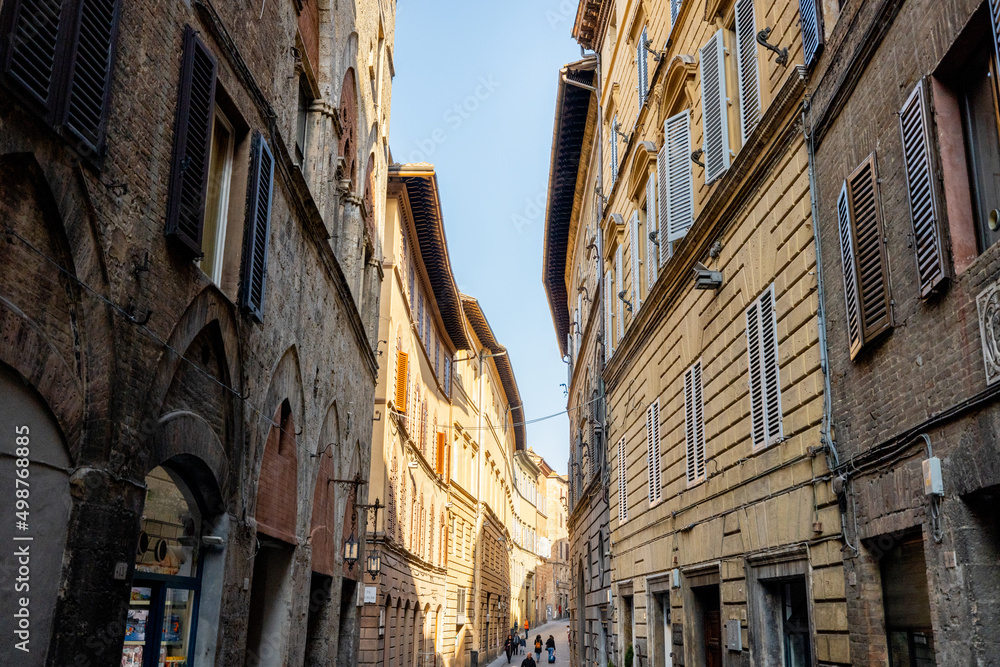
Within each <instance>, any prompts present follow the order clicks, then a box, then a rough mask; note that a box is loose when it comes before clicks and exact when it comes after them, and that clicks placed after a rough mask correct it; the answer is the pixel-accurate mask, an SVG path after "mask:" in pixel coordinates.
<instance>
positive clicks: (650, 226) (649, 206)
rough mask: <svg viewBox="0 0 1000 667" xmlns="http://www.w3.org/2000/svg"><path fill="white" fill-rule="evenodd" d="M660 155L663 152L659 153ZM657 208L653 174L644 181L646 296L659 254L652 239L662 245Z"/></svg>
mask: <svg viewBox="0 0 1000 667" xmlns="http://www.w3.org/2000/svg"><path fill="white" fill-rule="evenodd" d="M660 152H661V153H662V152H663V151H660ZM658 217H659V216H658V214H657V208H656V174H653V175H652V176H650V177H649V179H647V180H646V294H647V296H648V295H649V293H650V292H651V291H653V285H655V284H656V270H657V267H658V265H659V261H657V257H658V255H659V253H657V251H656V243H653V239H654V238H655V239H656V242H657V243H661V244H662V243H664V241H663V240H662V239H660V229H659V225H658V224H657V218H658Z"/></svg>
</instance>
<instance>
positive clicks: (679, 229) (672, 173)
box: [660, 110, 694, 261]
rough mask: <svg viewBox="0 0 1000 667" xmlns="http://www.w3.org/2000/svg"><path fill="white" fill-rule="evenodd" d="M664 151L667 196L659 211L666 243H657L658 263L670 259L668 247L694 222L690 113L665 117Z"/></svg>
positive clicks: (685, 111)
mask: <svg viewBox="0 0 1000 667" xmlns="http://www.w3.org/2000/svg"><path fill="white" fill-rule="evenodd" d="M663 135H664V138H665V139H664V148H665V150H666V152H667V154H666V161H667V170H666V171H667V180H666V194H665V195H662V200H661V203H660V208H661V210H663V212H664V218H665V222H664V223H663V228H665V229H666V232H667V233H666V241H667V243H663V242H661V244H660V257H661V261H666V259H667V257H669V254H668V253H669V252H670V251H671V250H670V245H671V244H672V243H676V242H677V241H679V240H680V239H682V238H684V235H685V234H687V231H688V230H689V229H691V225H692V224H693V223H694V178H693V176H692V172H691V164H692V163H691V111H690V110H684V111H682V112H680V113H679V114H677V115H676V116H671V117H670V118H668V119H667V120H666V121H665V122H664V125H663Z"/></svg>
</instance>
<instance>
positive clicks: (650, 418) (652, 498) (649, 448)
mask: <svg viewBox="0 0 1000 667" xmlns="http://www.w3.org/2000/svg"><path fill="white" fill-rule="evenodd" d="M646 452H647V461H646V466H647V470H648V472H649V503H650V504H653V503H655V502H657V501H658V500H661V499H662V498H663V488H662V477H661V476H660V401H659V399H657V400H655V401H653V403H652V404H651V405H650V406H649V407H648V408H646Z"/></svg>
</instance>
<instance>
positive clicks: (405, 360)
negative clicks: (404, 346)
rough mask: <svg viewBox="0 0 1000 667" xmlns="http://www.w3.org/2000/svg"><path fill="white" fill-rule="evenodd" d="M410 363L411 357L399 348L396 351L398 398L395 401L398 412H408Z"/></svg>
mask: <svg viewBox="0 0 1000 667" xmlns="http://www.w3.org/2000/svg"><path fill="white" fill-rule="evenodd" d="M409 364H410V358H409V356H408V355H407V354H406V352H403V351H402V350H399V351H398V352H396V398H395V399H394V401H393V402H394V403H395V404H396V412H402V413H403V414H406V390H407V388H408V387H407V380H408V379H409Z"/></svg>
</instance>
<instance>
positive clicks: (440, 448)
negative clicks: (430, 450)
mask: <svg viewBox="0 0 1000 667" xmlns="http://www.w3.org/2000/svg"><path fill="white" fill-rule="evenodd" d="M436 453H437V468H435V471H436V472H437V474H439V475H444V433H442V432H441V431H438V434H437V452H436Z"/></svg>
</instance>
